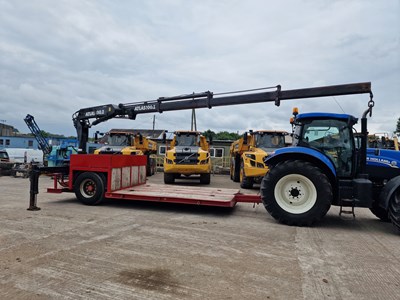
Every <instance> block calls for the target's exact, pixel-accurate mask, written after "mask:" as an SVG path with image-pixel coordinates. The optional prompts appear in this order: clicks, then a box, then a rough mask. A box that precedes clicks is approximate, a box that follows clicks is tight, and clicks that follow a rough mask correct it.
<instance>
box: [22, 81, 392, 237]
mask: <svg viewBox="0 0 400 300" xmlns="http://www.w3.org/2000/svg"><path fill="white" fill-rule="evenodd" d="M364 93H368V94H370V101H369V102H368V109H367V110H366V111H365V112H364V113H363V115H362V118H361V137H360V142H361V143H360V147H359V148H356V147H355V140H354V134H353V130H354V128H353V126H354V125H355V124H356V123H357V121H358V120H357V118H355V117H353V116H351V115H347V114H334V113H306V114H297V113H296V114H295V118H294V120H293V125H294V131H293V139H294V141H293V145H294V146H293V147H285V148H280V149H277V150H276V151H275V152H274V153H273V154H272V153H271V154H270V155H269V156H268V157H267V158H266V159H265V160H264V163H265V164H266V165H267V166H268V168H269V171H268V172H267V173H266V175H265V176H264V178H263V180H262V183H261V199H260V197H259V196H258V195H255V194H247V195H246V194H242V193H238V192H236V193H234V194H230V196H229V197H225V196H226V195H227V193H225V192H224V191H223V193H222V195H221V197H218V198H217V197H215V194H214V193H210V194H208V195H207V197H206V196H205V195H204V193H202V190H200V191H199V194H198V195H197V196H196V197H192V195H190V194H189V193H188V191H187V190H186V191H182V190H181V189H178V188H177V189H174V187H173V186H172V189H171V190H168V191H164V192H162V193H161V192H160V190H161V188H160V185H159V186H151V185H149V186H148V187H147V185H144V184H143V183H144V182H145V173H144V177H142V175H143V172H140V169H143V168H144V169H145V162H144V161H145V158H144V157H143V156H128V155H118V156H117V155H115V156H114V155H102V156H100V157H99V155H85V154H77V155H72V156H71V165H70V166H66V167H52V168H49V167H43V168H38V167H34V168H33V170H32V172H31V177H30V182H31V189H30V208H29V209H31V210H37V209H38V208H37V207H36V195H37V194H38V192H39V185H38V179H39V175H40V174H43V173H51V174H53V175H54V176H56V177H57V178H58V181H59V182H61V183H62V187H63V188H62V189H58V188H56V187H55V188H53V189H52V192H57V193H58V192H62V191H68V192H71V191H74V192H75V194H76V195H77V197H78V198H79V199H81V201H82V202H84V203H85V204H92V205H94V204H98V203H100V202H101V201H102V200H103V199H104V198H105V197H109V198H116V199H131V200H146V201H162V202H175V203H185V204H189V203H191V204H197V205H213V206H229V207H232V206H234V205H235V204H236V203H237V202H253V203H258V202H259V201H261V200H262V202H263V203H264V205H265V207H266V209H267V211H268V212H269V213H270V214H271V215H272V216H273V217H274V218H276V219H277V220H279V221H280V222H282V223H285V224H289V225H298V226H302V225H311V224H313V223H314V222H316V221H318V220H320V219H321V218H322V217H323V216H324V215H325V214H326V213H327V211H328V210H329V208H330V206H331V205H338V206H340V208H341V210H340V211H341V213H343V212H350V213H354V207H367V208H369V209H371V211H372V212H373V213H375V214H376V215H377V216H378V217H379V218H381V219H382V220H390V221H391V222H392V223H393V224H394V225H395V226H396V227H397V228H398V229H400V171H399V170H400V169H399V164H400V157H399V152H398V151H394V150H385V149H378V150H375V149H372V150H373V151H374V152H373V153H371V152H370V150H369V151H368V155H367V141H368V130H367V115H368V114H369V115H370V116H371V114H372V108H373V106H374V101H373V100H372V92H371V84H370V83H369V82H365V83H355V84H344V85H336V86H324V87H317V88H304V89H297V90H287V91H282V90H281V89H280V87H278V88H277V90H276V91H273V92H261V93H260V92H259V93H254V94H241V95H226V94H224V96H219V97H216V98H213V94H212V93H210V92H206V93H199V94H190V95H183V96H176V97H169V98H159V99H158V100H152V101H146V102H139V103H131V104H120V105H118V106H116V105H103V106H98V107H94V108H93V107H92V108H87V109H82V110H80V111H78V112H77V113H76V114H74V125H75V127H76V129H77V133H78V137H79V142H80V149H81V151H80V152H83V150H84V149H86V142H87V137H88V133H89V128H90V127H91V126H92V125H95V124H98V123H100V122H103V121H106V120H108V119H111V118H116V117H122V118H129V119H134V118H135V116H136V114H138V113H154V112H163V111H170V110H181V109H191V108H202V107H208V108H211V107H213V106H223V105H235V104H245V103H257V102H275V104H276V105H279V103H280V101H281V100H288V99H300V98H312V97H327V96H339V95H353V94H364ZM91 118H94V119H95V120H94V121H93V122H92V123H90V122H89V119H91ZM386 151H387V152H386ZM136 158H137V159H136ZM99 161H101V163H102V166H101V168H100V167H99ZM138 169H139V172H138V171H137V170H138ZM65 175H67V176H68V182H64V181H63V179H65V178H64V176H65ZM55 180H56V179H55ZM61 183H60V184H61ZM134 184H143V186H144V189H143V190H142V192H140V191H136V192H135V189H131V188H130V187H131V186H132V185H134ZM163 186H164V185H163ZM168 187H171V186H168ZM211 190H212V191H214V189H211ZM217 190H218V191H219V190H220V189H217ZM50 191H51V189H50ZM134 193H136V194H134ZM224 195H225V196H224ZM348 207H350V208H351V210H350V211H347V210H344V209H343V208H345V209H346V208H348Z"/></svg>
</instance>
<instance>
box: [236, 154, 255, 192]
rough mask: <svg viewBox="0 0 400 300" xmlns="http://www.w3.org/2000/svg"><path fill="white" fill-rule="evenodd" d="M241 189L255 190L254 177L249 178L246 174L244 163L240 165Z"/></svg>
mask: <svg viewBox="0 0 400 300" xmlns="http://www.w3.org/2000/svg"><path fill="white" fill-rule="evenodd" d="M239 178H240V187H241V188H242V189H251V188H253V184H254V179H253V178H252V177H247V176H246V175H245V174H244V163H243V161H242V162H241V163H240V177H239Z"/></svg>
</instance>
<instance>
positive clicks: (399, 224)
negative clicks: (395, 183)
mask: <svg viewBox="0 0 400 300" xmlns="http://www.w3.org/2000/svg"><path fill="white" fill-rule="evenodd" d="M389 219H390V221H391V222H392V224H393V225H394V226H395V227H396V228H397V229H398V230H399V231H400V188H398V189H397V190H396V191H395V192H394V194H393V196H392V197H391V198H390V200H389Z"/></svg>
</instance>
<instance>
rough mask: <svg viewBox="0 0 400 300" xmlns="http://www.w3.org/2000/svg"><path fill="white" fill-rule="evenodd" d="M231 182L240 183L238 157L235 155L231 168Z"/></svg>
mask: <svg viewBox="0 0 400 300" xmlns="http://www.w3.org/2000/svg"><path fill="white" fill-rule="evenodd" d="M232 172H233V173H232V180H233V181H234V182H240V156H239V155H236V157H235V160H234V163H233V168H232Z"/></svg>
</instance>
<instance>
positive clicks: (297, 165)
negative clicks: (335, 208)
mask: <svg viewBox="0 0 400 300" xmlns="http://www.w3.org/2000/svg"><path fill="white" fill-rule="evenodd" d="M260 191H261V200H262V202H263V204H264V206H265V208H266V209H267V211H268V212H269V213H270V215H271V216H272V217H274V218H275V219H276V220H278V221H279V222H281V223H284V224H287V225H295V226H310V225H312V224H313V223H315V222H317V221H319V220H321V218H322V217H324V216H325V215H326V213H327V212H328V210H329V208H330V206H331V202H332V197H333V193H332V186H331V184H330V182H329V179H328V177H327V176H326V175H325V174H324V173H323V172H322V171H321V169H319V168H318V167H316V166H315V165H313V164H311V163H309V162H306V161H301V160H293V161H285V162H282V163H279V164H277V165H276V166H275V167H273V168H272V169H270V170H269V172H268V173H267V174H266V175H265V176H264V178H263V180H262V182H261V190H260Z"/></svg>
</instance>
